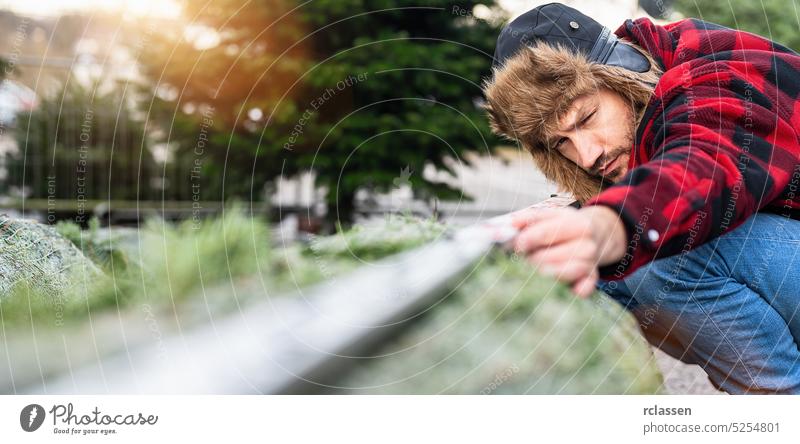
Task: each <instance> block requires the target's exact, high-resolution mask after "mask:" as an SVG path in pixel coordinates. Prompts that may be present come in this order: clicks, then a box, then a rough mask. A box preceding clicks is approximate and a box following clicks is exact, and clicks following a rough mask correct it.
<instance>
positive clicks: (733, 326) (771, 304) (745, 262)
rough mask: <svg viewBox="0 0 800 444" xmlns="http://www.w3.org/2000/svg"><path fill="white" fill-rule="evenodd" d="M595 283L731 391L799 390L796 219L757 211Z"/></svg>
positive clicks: (659, 343)
mask: <svg viewBox="0 0 800 444" xmlns="http://www.w3.org/2000/svg"><path fill="white" fill-rule="evenodd" d="M598 288H600V289H601V290H603V291H604V292H606V293H607V294H608V295H609V296H611V297H612V298H613V299H615V300H617V301H618V302H620V303H621V304H623V306H625V307H626V308H627V309H628V310H630V311H631V312H632V313H633V314H634V315H635V316H636V318H637V320H638V321H639V325H640V327H641V330H642V332H643V333H644V335H645V337H646V338H647V340H648V341H649V342H650V343H651V344H653V345H654V346H656V347H659V348H660V349H662V350H664V351H665V352H666V353H668V354H669V355H671V356H673V357H675V358H677V359H680V360H681V361H683V362H686V363H690V364H697V365H700V366H701V367H702V368H703V369H704V370H705V371H706V373H707V374H708V377H709V379H710V380H711V382H712V383H713V384H714V385H715V386H716V387H717V388H719V389H721V390H724V391H726V392H728V393H793V394H798V393H800V349H798V344H799V343H800V221H796V220H792V219H787V218H784V217H781V216H778V215H774V214H768V213H757V214H756V215H754V216H752V217H750V218H749V219H747V221H746V222H745V223H744V224H742V225H741V226H739V227H737V228H736V229H734V230H732V231H729V232H728V233H726V234H724V235H722V236H720V237H718V238H716V239H713V240H711V241H709V242H707V243H705V244H703V245H700V246H698V247H697V248H695V249H693V250H690V251H688V252H686V253H681V254H678V255H676V256H671V257H667V258H664V259H659V260H656V261H653V262H651V263H650V264H648V265H647V266H644V267H642V268H640V269H639V270H637V271H636V272H634V273H633V274H631V275H630V276H629V277H627V278H625V279H624V280H622V281H608V282H604V281H601V282H600V284H598Z"/></svg>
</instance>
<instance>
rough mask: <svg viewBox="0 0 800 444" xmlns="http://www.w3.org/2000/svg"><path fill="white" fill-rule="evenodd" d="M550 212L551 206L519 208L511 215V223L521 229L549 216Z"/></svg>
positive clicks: (551, 210)
mask: <svg viewBox="0 0 800 444" xmlns="http://www.w3.org/2000/svg"><path fill="white" fill-rule="evenodd" d="M552 212H553V209H552V208H529V209H526V210H520V211H517V212H516V213H514V214H512V215H511V225H513V226H514V227H515V228H517V229H520V230H521V229H523V228H525V227H527V226H528V225H530V224H532V223H534V222H536V221H538V220H542V219H545V218H547V217H550V216H551V215H552Z"/></svg>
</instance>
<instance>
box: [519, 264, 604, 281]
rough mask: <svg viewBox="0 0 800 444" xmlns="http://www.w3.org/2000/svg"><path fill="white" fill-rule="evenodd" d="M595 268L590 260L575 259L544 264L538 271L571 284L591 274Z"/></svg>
mask: <svg viewBox="0 0 800 444" xmlns="http://www.w3.org/2000/svg"><path fill="white" fill-rule="evenodd" d="M533 265H534V266H536V265H537V264H533ZM594 269H595V267H594V266H593V265H592V264H591V262H589V261H586V260H574V261H567V262H563V263H560V264H542V265H540V266H538V267H537V268H536V271H538V272H539V273H541V274H544V275H547V276H552V277H554V278H556V279H558V280H559V281H562V282H567V283H570V284H571V283H574V282H576V281H578V280H581V279H583V278H585V277H587V276H589V275H590V274H591V273H592V271H593V270H594Z"/></svg>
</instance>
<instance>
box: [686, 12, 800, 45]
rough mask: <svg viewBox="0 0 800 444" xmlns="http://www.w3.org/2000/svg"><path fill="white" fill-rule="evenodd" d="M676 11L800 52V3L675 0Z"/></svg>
mask: <svg viewBox="0 0 800 444" xmlns="http://www.w3.org/2000/svg"><path fill="white" fill-rule="evenodd" d="M674 7H675V9H676V10H677V11H679V12H680V13H681V14H683V15H685V16H687V17H696V18H700V19H703V20H705V21H708V22H712V23H717V24H720V25H723V26H727V27H729V28H735V29H741V30H743V31H748V32H752V33H754V34H758V35H761V36H764V37H767V38H769V39H770V40H774V41H776V42H778V43H781V44H783V45H785V46H788V47H789V48H791V49H793V50H795V51H798V50H800V32H798V31H800V4H798V1H797V0H790V1H787V0H761V1H750V0H728V1H723V2H720V1H715V0H676V1H675V5H674Z"/></svg>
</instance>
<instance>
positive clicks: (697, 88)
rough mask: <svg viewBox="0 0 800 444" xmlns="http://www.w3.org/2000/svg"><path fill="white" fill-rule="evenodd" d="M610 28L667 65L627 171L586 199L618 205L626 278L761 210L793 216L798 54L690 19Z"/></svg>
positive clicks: (615, 269) (799, 158) (619, 267)
mask: <svg viewBox="0 0 800 444" xmlns="http://www.w3.org/2000/svg"><path fill="white" fill-rule="evenodd" d="M616 34H617V35H618V36H621V37H626V38H628V39H630V40H632V41H634V42H636V43H638V44H639V45H640V46H642V47H644V48H645V49H647V50H648V51H649V52H650V54H652V55H653V57H654V58H655V59H656V61H657V62H658V63H660V64H661V65H662V67H663V68H664V75H663V76H662V77H661V79H660V80H659V82H658V85H657V86H656V88H655V92H654V95H653V98H652V99H651V101H650V103H649V104H648V106H647V108H646V111H645V115H644V118H643V120H642V123H641V125H639V128H638V129H637V132H636V137H635V140H634V146H633V153H632V155H631V158H630V162H629V164H628V168H629V171H628V174H627V175H626V176H625V177H624V178H623V179H622V180H621V181H620V182H618V183H616V184H614V185H613V186H611V187H609V188H608V189H606V190H604V191H603V192H602V193H601V194H599V195H598V196H596V197H595V198H594V199H592V200H590V201H589V202H588V203H587V205H605V206H608V207H611V208H613V209H614V210H615V211H617V212H618V213H619V214H620V215H621V218H622V220H623V222H624V224H625V228H626V230H627V233H628V241H629V243H628V250H627V254H626V255H625V257H623V258H622V260H621V261H619V262H618V263H616V264H612V265H610V266H606V267H603V268H601V270H600V272H601V277H602V278H604V279H619V278H622V277H624V276H626V275H628V274H630V273H631V272H633V271H634V270H636V269H637V268H638V267H640V266H642V265H644V264H646V263H648V262H650V261H652V260H653V259H656V258H660V257H666V256H672V255H675V254H679V253H681V252H684V251H688V250H690V249H692V248H693V247H696V246H698V245H701V244H703V243H705V242H708V241H710V240H712V239H714V238H715V237H717V236H719V235H721V234H723V233H725V232H726V231H729V230H731V229H733V228H735V227H736V226H738V225H740V224H741V223H742V222H744V221H745V219H747V218H748V217H750V216H751V215H753V214H754V213H756V212H758V211H764V212H772V213H777V214H781V215H784V216H786V217H790V218H792V219H800V141H799V140H798V131H797V129H798V128H800V100H798V98H799V96H800V55H798V54H797V53H795V52H792V51H791V50H789V49H788V48H786V47H784V46H782V45H780V44H778V43H775V42H772V41H769V40H767V39H765V38H763V37H759V36H757V35H754V34H750V33H746V32H742V31H736V30H732V29H729V28H725V27H722V26H719V25H715V24H711V23H708V22H703V21H701V20H696V19H686V20H681V21H679V22H675V23H671V24H668V25H665V26H658V25H655V24H653V23H652V22H651V21H650V20H648V19H646V18H641V19H638V20H628V21H626V22H625V24H623V25H622V26H621V27H620V28H619V29H618V30H617V31H616Z"/></svg>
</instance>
